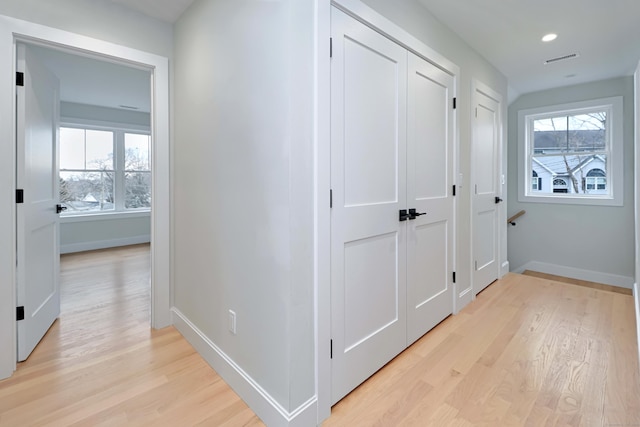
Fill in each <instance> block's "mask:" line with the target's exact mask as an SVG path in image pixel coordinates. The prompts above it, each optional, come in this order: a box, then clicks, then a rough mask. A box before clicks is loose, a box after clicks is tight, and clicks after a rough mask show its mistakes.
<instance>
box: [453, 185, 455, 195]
mask: <svg viewBox="0 0 640 427" xmlns="http://www.w3.org/2000/svg"><path fill="white" fill-rule="evenodd" d="M453 195H454V196H455V195H456V185H455V184H453Z"/></svg>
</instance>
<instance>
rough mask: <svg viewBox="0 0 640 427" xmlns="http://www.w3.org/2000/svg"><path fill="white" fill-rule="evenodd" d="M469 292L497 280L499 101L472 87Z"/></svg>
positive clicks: (481, 288) (489, 92)
mask: <svg viewBox="0 0 640 427" xmlns="http://www.w3.org/2000/svg"><path fill="white" fill-rule="evenodd" d="M473 108H474V110H473V111H472V112H473V114H474V117H473V118H472V120H473V142H472V146H471V150H472V162H473V164H472V171H473V176H472V179H473V181H472V183H473V213H472V215H473V217H472V227H473V230H472V236H473V259H474V265H473V292H474V294H477V293H479V292H480V291H482V290H483V289H484V288H486V287H487V286H489V285H490V284H491V283H493V282H494V281H495V280H496V279H498V275H499V267H500V266H499V264H500V262H499V237H500V234H499V232H500V230H499V224H498V218H499V215H498V206H499V205H500V203H501V202H502V196H501V194H500V182H499V175H500V161H499V153H500V135H501V134H500V132H501V131H500V128H501V123H500V120H501V119H500V98H499V96H498V95H497V94H495V93H494V92H493V91H492V90H490V89H488V88H484V87H482V85H480V84H478V83H476V84H475V85H474V90H473Z"/></svg>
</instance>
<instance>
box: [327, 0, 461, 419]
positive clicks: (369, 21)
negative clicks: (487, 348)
mask: <svg viewBox="0 0 640 427" xmlns="http://www.w3.org/2000/svg"><path fill="white" fill-rule="evenodd" d="M333 6H335V7H337V8H338V9H340V10H341V11H343V12H344V13H346V14H347V15H349V16H351V17H353V18H355V19H356V20H358V21H360V22H362V23H363V24H365V25H367V26H368V27H371V28H373V29H374V30H376V31H377V32H379V33H381V34H382V35H384V36H386V37H387V38H389V39H391V40H392V41H394V42H395V43H397V44H399V45H400V46H402V47H404V48H405V49H407V50H408V51H410V52H413V53H415V54H416V55H418V56H419V57H421V58H423V59H424V60H426V61H427V62H430V63H432V64H434V65H435V66H436V67H438V68H441V69H442V70H444V71H445V72H447V73H449V74H451V75H452V76H453V77H454V88H453V95H454V96H457V93H458V88H459V87H460V68H459V67H458V66H457V65H456V64H454V63H453V62H451V61H450V60H449V59H447V58H446V57H444V56H443V55H441V54H440V53H438V52H437V51H435V50H433V49H432V48H430V47H429V46H427V45H426V44H424V43H423V42H422V41H420V40H419V39H417V38H416V37H414V36H412V35H411V34H409V33H408V32H407V31H405V30H404V29H402V28H401V27H399V26H398V25H396V24H395V23H393V22H392V21H390V20H389V19H387V18H385V17H384V16H382V15H380V14H379V13H378V12H376V11H375V10H374V9H372V8H370V7H369V6H367V5H365V4H364V3H362V2H361V1H359V0H316V41H315V44H316V52H315V57H316V64H315V65H316V72H315V78H314V86H315V89H314V92H315V108H316V110H315V112H314V115H315V131H314V136H315V140H314V152H315V187H316V192H315V212H316V216H315V233H314V235H315V263H314V264H315V274H314V277H315V283H314V288H315V295H316V301H317V302H316V304H317V305H316V396H317V402H318V423H320V422H322V421H323V420H325V419H327V418H328V417H329V416H330V415H331V359H330V357H329V356H330V351H331V347H330V339H331V292H330V290H331V289H330V288H331V239H330V234H331V215H330V210H329V209H330V208H329V194H330V190H331V180H330V172H331V156H330V125H331V120H330V118H331V98H330V96H329V93H330V89H331V82H330V74H331V59H330V57H329V55H328V52H329V51H330V46H329V39H330V37H331V18H330V16H331V7H333ZM455 111H456V112H454V116H453V129H454V133H455V135H454V137H453V141H454V147H453V156H454V161H453V164H454V165H453V167H454V171H453V174H454V175H453V176H454V181H455V182H454V184H455V185H456V186H458V185H460V184H461V183H460V182H457V178H458V171H459V170H460V169H459V165H460V155H459V153H460V140H459V138H460V136H459V131H458V113H457V111H458V110H455ZM458 206H459V203H458V201H457V200H454V218H453V221H454V224H455V225H456V227H455V228H456V229H454V248H453V253H454V260H453V267H454V270H455V269H456V259H457V251H458V245H457V238H458V233H457V224H458ZM456 286H457V285H456V284H454V292H453V295H454V296H453V298H454V301H453V310H454V311H453V312H454V313H457V312H458V311H459V309H460V308H461V307H462V305H463V304H461V300H460V298H459V295H458V293H459V292H458V290H457V288H456Z"/></svg>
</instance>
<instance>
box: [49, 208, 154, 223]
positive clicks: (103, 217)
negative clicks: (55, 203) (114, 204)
mask: <svg viewBox="0 0 640 427" xmlns="http://www.w3.org/2000/svg"><path fill="white" fill-rule="evenodd" d="M149 216H151V210H140V211H132V212H99V213H87V214H77V215H66V216H62V215H61V216H60V223H62V224H66V223H73V222H89V221H109V220H119V219H127V218H144V217H149Z"/></svg>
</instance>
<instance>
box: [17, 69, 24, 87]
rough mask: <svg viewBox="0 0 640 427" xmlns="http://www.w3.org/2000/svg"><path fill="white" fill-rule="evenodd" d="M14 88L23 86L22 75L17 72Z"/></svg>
mask: <svg viewBox="0 0 640 427" xmlns="http://www.w3.org/2000/svg"><path fill="white" fill-rule="evenodd" d="M16 86H24V73H23V72H20V71H17V72H16Z"/></svg>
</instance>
